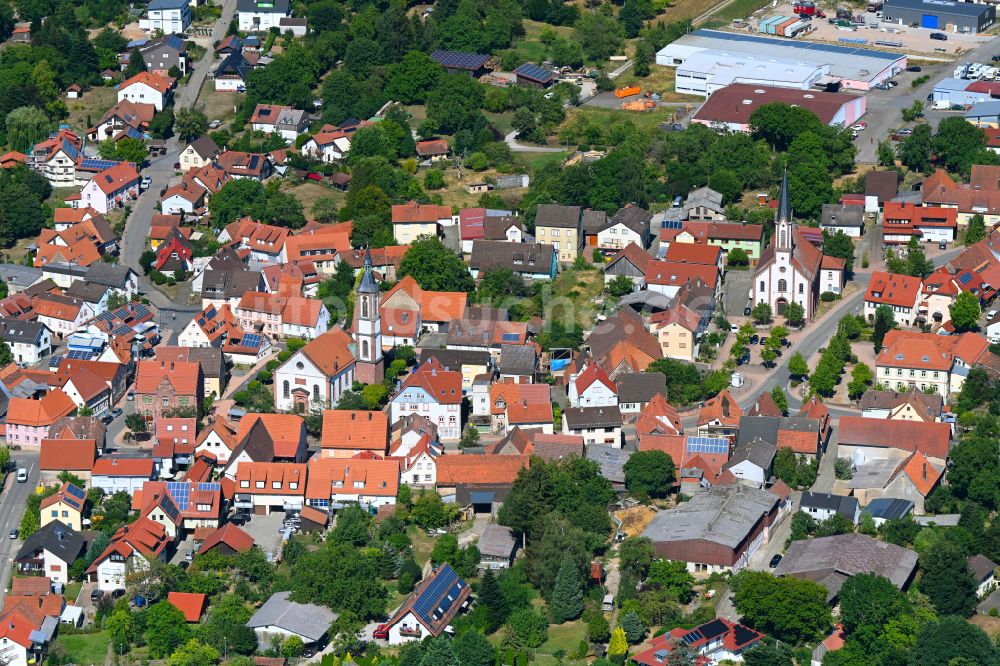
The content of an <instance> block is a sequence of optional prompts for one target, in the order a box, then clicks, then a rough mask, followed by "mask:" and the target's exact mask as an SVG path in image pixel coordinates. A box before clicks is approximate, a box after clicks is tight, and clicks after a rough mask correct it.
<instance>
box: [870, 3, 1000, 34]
mask: <svg viewBox="0 0 1000 666" xmlns="http://www.w3.org/2000/svg"><path fill="white" fill-rule="evenodd" d="M996 19H997V10H996V7H995V6H993V5H987V4H980V3H973V2H955V1H954V0H886V2H885V4H884V5H883V6H882V20H883V21H885V22H886V23H896V24H897V25H903V26H913V27H919V28H924V29H927V30H944V31H947V32H964V33H980V32H985V31H986V30H988V29H989V28H990V27H991V26H993V25H994V24H995V23H996Z"/></svg>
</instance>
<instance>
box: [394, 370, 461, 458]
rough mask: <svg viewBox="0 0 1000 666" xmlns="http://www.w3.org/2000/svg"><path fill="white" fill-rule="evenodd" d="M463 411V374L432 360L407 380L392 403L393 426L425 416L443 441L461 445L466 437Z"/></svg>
mask: <svg viewBox="0 0 1000 666" xmlns="http://www.w3.org/2000/svg"><path fill="white" fill-rule="evenodd" d="M461 407H462V374H461V373H460V372H457V371H454V370H446V369H445V368H444V366H442V365H441V363H440V362H439V361H437V360H436V359H433V358H431V359H428V360H427V361H425V362H423V363H421V364H420V365H419V366H417V367H416V368H415V369H414V370H413V372H411V373H410V375H409V376H407V377H406V379H405V380H404V381H403V383H402V385H401V386H400V389H399V392H398V393H397V394H396V395H395V396H393V398H392V399H391V400H390V402H389V414H390V420H391V422H392V423H395V422H396V421H398V420H399V419H400V418H402V417H403V416H406V415H408V414H421V415H423V416H426V417H427V418H429V419H430V420H431V422H433V423H434V424H435V425H436V426H437V428H438V434H439V436H440V437H441V440H442V441H457V440H458V439H459V438H460V437H461V434H462V410H461Z"/></svg>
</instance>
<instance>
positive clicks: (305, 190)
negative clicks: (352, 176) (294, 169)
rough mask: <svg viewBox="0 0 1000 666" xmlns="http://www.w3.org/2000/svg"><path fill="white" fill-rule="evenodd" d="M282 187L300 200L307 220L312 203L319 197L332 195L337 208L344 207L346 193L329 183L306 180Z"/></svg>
mask: <svg viewBox="0 0 1000 666" xmlns="http://www.w3.org/2000/svg"><path fill="white" fill-rule="evenodd" d="M286 182H287V181H286ZM283 189H284V190H285V192H288V193H289V194H291V195H293V196H295V198H296V199H298V200H299V201H301V202H302V209H303V210H304V211H305V213H306V219H307V220H309V219H312V214H311V213H310V212H309V211H310V210H311V209H312V205H313V204H314V203H315V202H316V200H317V199H319V198H320V197H329V196H332V197H333V198H334V199H336V201H337V208H338V209H340V208H343V207H344V202H345V201H346V199H347V195H345V194H344V193H343V192H341V191H340V190H335V189H333V188H332V187H330V186H329V185H326V184H321V183H317V182H314V181H311V180H307V181H305V182H303V183H300V184H298V185H291V186H288V185H286V186H285V187H284V188H283Z"/></svg>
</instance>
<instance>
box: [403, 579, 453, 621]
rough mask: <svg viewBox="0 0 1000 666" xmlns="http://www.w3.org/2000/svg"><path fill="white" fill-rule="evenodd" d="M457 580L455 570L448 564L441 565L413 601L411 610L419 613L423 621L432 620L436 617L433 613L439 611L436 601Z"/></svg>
mask: <svg viewBox="0 0 1000 666" xmlns="http://www.w3.org/2000/svg"><path fill="white" fill-rule="evenodd" d="M457 581H458V574H457V573H455V570H454V569H452V568H451V567H450V566H448V565H444V566H442V567H441V569H440V570H439V571H438V573H437V575H436V576H435V577H434V580H432V581H431V582H430V584H429V585H428V586H427V587H426V588H425V589H424V591H423V593H422V594H421V595H420V596H419V597H418V598H417V600H416V601H415V602H414V603H413V612H414V613H417V614H418V615H420V616H421V617H422V618H423V619H424V621H425V622H428V623H431V622H434V621H435V620H436V619H437V617H436V616H435V614H436V613H439V612H440V606H439V603H438V602H439V601H440V600H441V599H445V598H446V597H447V595H446V594H445V592H446V591H448V590H449V589H451V588H453V587H454V585H455V583H456V582H457ZM459 589H461V588H459ZM456 598H457V597H456ZM449 606H450V604H449Z"/></svg>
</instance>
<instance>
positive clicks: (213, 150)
mask: <svg viewBox="0 0 1000 666" xmlns="http://www.w3.org/2000/svg"><path fill="white" fill-rule="evenodd" d="M188 145H189V146H191V147H192V148H194V152H196V153H198V156H199V157H201V158H202V159H204V160H207V159H210V158H212V157H215V156H216V155H218V154H219V147H218V146H217V145H215V141H212V137H210V136H208V135H207V134H206V135H205V136H200V137H198V138H197V139H195V140H194V141H192V142H191V143H189V144H188Z"/></svg>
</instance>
